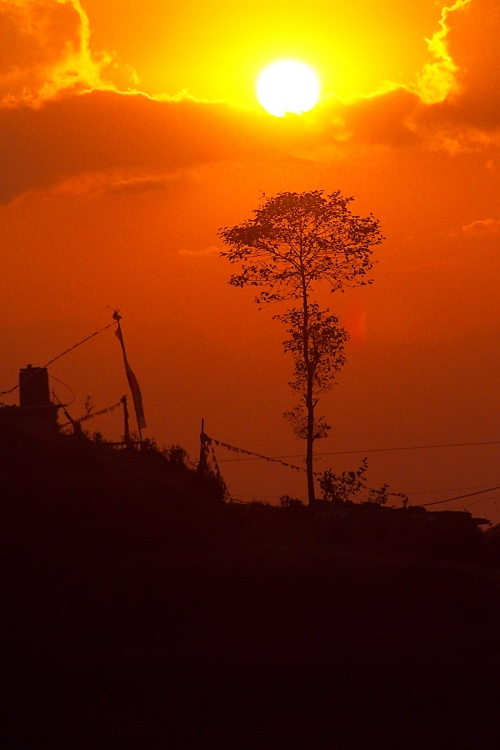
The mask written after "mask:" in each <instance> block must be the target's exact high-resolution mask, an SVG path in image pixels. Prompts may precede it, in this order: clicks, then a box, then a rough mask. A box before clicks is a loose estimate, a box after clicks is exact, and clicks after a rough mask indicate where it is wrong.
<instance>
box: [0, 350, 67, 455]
mask: <svg viewBox="0 0 500 750" xmlns="http://www.w3.org/2000/svg"><path fill="white" fill-rule="evenodd" d="M19 402H20V406H3V407H1V408H0V432H1V436H2V438H3V440H4V441H5V440H7V441H8V440H9V437H10V438H11V439H12V440H14V441H23V440H30V441H31V440H38V439H42V440H43V439H46V438H49V437H51V436H54V435H56V434H57V432H58V424H57V411H58V409H59V408H60V407H59V405H58V404H53V403H52V402H51V400H50V390H49V373H48V370H47V368H46V367H33V366H32V365H28V366H27V367H23V368H21V370H20V371H19Z"/></svg>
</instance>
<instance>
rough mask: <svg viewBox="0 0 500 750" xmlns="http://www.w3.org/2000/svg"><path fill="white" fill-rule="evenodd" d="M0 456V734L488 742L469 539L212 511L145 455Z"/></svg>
mask: <svg viewBox="0 0 500 750" xmlns="http://www.w3.org/2000/svg"><path fill="white" fill-rule="evenodd" d="M0 462H1V471H2V506H1V524H2V525H1V534H2V537H1V542H2V544H1V549H0V554H1V557H2V570H3V577H2V578H3V583H2V607H3V611H4V615H3V617H2V622H1V633H0V637H1V649H2V662H3V664H4V669H5V674H6V676H5V679H4V681H3V696H2V707H3V708H2V712H3V715H4V721H3V730H2V731H3V742H2V747H19V748H26V749H28V748H38V747H65V748H74V747H78V748H79V747H82V748H143V747H145V748H149V747H165V748H177V747H179V748H195V747H201V746H205V747H212V748H220V747H226V746H227V747H235V748H247V747H249V748H250V747H255V748H267V747H273V748H274V747H289V746H294V747H316V746H320V745H322V744H323V742H325V743H326V745H327V746H332V747H333V746H335V747H337V746H340V747H360V748H371V747H373V748H378V747H383V748H392V747H393V748H413V747H419V748H420V747H454V748H483V747H484V748H488V747H492V748H496V747H498V742H499V740H500V733H499V730H498V715H499V713H498V712H499V709H500V705H499V704H500V697H499V675H500V632H499V631H500V628H499V624H500V570H499V568H498V567H495V566H494V565H492V564H490V563H489V562H488V558H487V557H484V556H483V555H482V553H481V551H480V549H479V548H478V549H477V550H476V551H475V553H474V555H472V556H469V558H467V555H465V557H462V558H460V556H459V555H458V556H457V555H456V554H453V555H447V554H445V553H443V554H436V546H435V545H434V546H433V547H431V548H427V547H425V546H424V548H422V549H420V548H419V547H418V545H416V546H415V544H413V547H412V549H408V551H407V553H406V552H405V545H402V544H401V543H396V542H395V541H394V540H392V541H391V539H390V538H389V537H388V536H387V534H386V536H385V537H384V536H383V535H382V536H381V535H380V534H378V535H377V534H376V533H374V534H369V533H364V534H363V532H359V531H355V532H353V530H352V529H348V528H339V527H335V526H332V524H331V523H330V521H328V520H326V519H312V518H311V517H310V515H308V514H307V512H302V511H299V512H295V511H294V512H292V511H291V509H263V508H259V507H257V506H255V507H254V508H252V507H250V508H241V507H239V506H235V505H227V504H226V505H225V504H224V503H223V502H222V500H221V497H220V492H219V496H217V492H218V490H217V488H216V486H215V485H214V484H213V483H210V482H208V483H206V484H204V483H203V480H202V479H200V478H199V477H198V476H197V475H196V473H195V472H193V471H190V470H188V469H187V468H186V467H185V466H183V465H182V463H181V464H178V463H177V464H176V463H175V461H173V462H172V461H170V463H169V462H168V461H166V460H165V459H164V458H161V457H159V455H158V454H156V453H155V452H152V453H151V454H149V455H147V454H145V455H142V456H141V455H140V454H133V455H132V454H129V455H128V456H127V455H125V454H124V455H118V454H117V453H116V452H114V451H111V449H109V448H106V447H102V446H95V445H93V444H89V445H87V444H85V446H84V448H83V449H82V448H81V447H78V448H75V445H74V443H69V442H64V441H63V442H59V444H58V447H56V448H54V446H52V447H51V446H48V445H38V446H31V447H30V448H29V449H27V448H23V450H20V449H19V448H15V447H13V448H8V447H5V448H4V449H3V450H2V453H1V459H0ZM447 549H448V548H447Z"/></svg>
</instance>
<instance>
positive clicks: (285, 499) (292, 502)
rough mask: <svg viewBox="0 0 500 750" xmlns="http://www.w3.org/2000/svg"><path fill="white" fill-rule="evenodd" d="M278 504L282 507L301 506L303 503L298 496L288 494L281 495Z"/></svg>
mask: <svg viewBox="0 0 500 750" xmlns="http://www.w3.org/2000/svg"><path fill="white" fill-rule="evenodd" d="M280 505H281V507H282V508H301V507H302V506H303V505H304V503H303V502H302V500H299V499H298V497H290V495H282V496H281V497H280Z"/></svg>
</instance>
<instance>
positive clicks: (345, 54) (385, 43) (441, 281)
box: [0, 0, 500, 521]
mask: <svg viewBox="0 0 500 750" xmlns="http://www.w3.org/2000/svg"><path fill="white" fill-rule="evenodd" d="M310 5H311V7H310V8H309V7H304V4H303V3H299V2H292V1H291V0H289V1H288V2H287V3H284V2H276V3H269V2H266V3H263V2H262V3H261V2H257V3H253V4H252V5H251V6H248V8H247V7H245V8H244V9H242V8H239V7H238V6H237V5H235V4H234V3H223V2H213V3H211V4H210V5H207V4H206V3H201V2H196V1H193V2H191V3H184V4H183V5H182V8H181V7H178V8H173V7H169V6H171V4H160V3H157V2H154V1H153V0H141V2H138V0H120V2H118V0H83V2H82V4H81V5H80V4H79V3H78V0H61V2H58V1H57V0H32V1H26V0H0V48H1V49H2V55H1V57H0V174H1V180H0V243H1V244H0V247H1V261H2V274H1V284H2V293H1V295H0V315H1V317H0V321H1V322H0V341H1V344H2V355H3V356H2V357H1V359H0V390H4V389H6V388H8V387H9V386H10V385H11V384H12V383H14V382H15V381H16V378H17V370H18V368H19V367H20V366H24V365H25V364H27V363H28V362H32V363H33V364H43V363H44V362H46V361H48V360H49V359H51V358H52V357H53V356H54V355H55V354H57V353H58V352H59V351H62V350H64V349H65V348H67V347H68V346H70V345H71V344H73V343H74V342H76V341H78V340H79V339H80V338H83V337H84V336H85V335H87V334H88V333H91V332H92V331H93V330H96V329H97V328H100V327H103V326H104V325H105V324H106V323H107V322H108V320H109V316H110V310H108V309H107V308H106V305H110V306H111V307H119V308H120V309H121V312H122V315H123V332H124V336H125V339H126V342H127V345H128V349H129V356H130V360H131V363H132V366H133V368H134V370H135V372H136V375H137V377H138V379H139V382H140V384H141V387H142V391H143V397H144V405H145V410H146V417H147V420H148V430H147V431H146V433H145V434H147V435H149V436H155V437H156V438H157V440H158V441H159V442H160V443H164V442H165V443H168V444H170V443H172V442H180V443H181V444H183V445H184V446H185V447H186V448H187V449H188V450H189V451H190V453H191V454H192V455H195V454H196V450H197V434H198V432H199V423H200V419H201V417H202V416H204V417H205V419H206V426H207V432H208V433H209V434H211V435H213V436H214V437H217V438H219V439H221V440H224V441H226V442H228V443H232V444H234V445H239V446H243V447H246V448H249V449H251V450H255V451H257V452H259V453H264V454H268V455H288V454H297V453H300V452H301V451H302V448H303V446H302V444H301V443H300V442H298V441H296V440H295V439H294V438H293V436H292V435H291V432H290V430H289V427H288V424H287V423H286V422H285V420H283V418H282V413H283V411H285V410H286V409H287V408H290V406H291V405H292V401H293V394H292V393H291V392H289V390H288V388H287V386H286V383H287V381H288V380H289V377H290V371H291V363H290V362H289V361H287V359H286V357H285V355H284V354H283V353H282V351H281V348H280V342H281V341H282V339H283V331H282V330H281V329H280V327H279V324H276V323H273V322H272V321H271V314H272V311H263V312H260V313H259V312H258V310H257V308H256V306H255V305H254V304H253V302H252V295H251V294H250V293H247V292H241V291H239V290H236V289H233V288H231V287H229V286H228V285H227V279H228V277H229V273H230V269H229V267H228V265H227V263H226V262H225V261H224V260H222V259H220V258H219V256H218V249H221V244H220V241H219V240H218V238H217V234H216V233H217V230H218V228H219V227H221V226H228V225H231V224H234V223H239V222H241V221H242V220H244V219H245V218H247V217H248V216H249V215H250V212H251V210H252V209H253V208H255V207H256V206H257V205H258V202H259V198H260V195H261V193H262V192H265V193H266V194H268V195H272V194H274V193H276V192H278V191H280V190H312V189H324V190H325V191H326V192H329V191H333V190H337V189H340V190H341V191H342V192H343V193H345V194H348V195H353V196H354V197H355V203H354V204H353V207H354V210H355V211H356V212H357V213H359V214H362V215H364V214H366V213H369V212H373V213H374V214H375V216H376V217H377V218H379V219H380V221H381V224H382V229H383V232H384V234H385V236H386V238H387V239H386V241H385V242H384V244H383V245H382V246H381V247H380V248H378V249H377V258H378V260H379V263H378V265H377V267H376V270H375V273H374V277H375V283H374V285H373V286H372V287H370V288H363V289H359V290H355V291H352V292H350V293H346V294H345V295H336V296H334V297H332V298H328V304H330V305H331V307H332V309H333V310H334V311H335V312H337V313H338V314H339V315H340V316H341V320H342V322H343V323H345V325H347V326H348V327H349V328H350V330H351V333H352V341H351V343H350V344H349V346H348V349H347V358H348V364H347V365H346V367H345V368H344V371H343V372H342V373H341V375H340V377H339V384H338V386H336V387H335V388H334V390H333V392H332V394H330V395H328V396H326V397H325V398H324V402H323V406H324V413H325V414H326V415H327V416H328V420H329V421H330V422H331V423H332V424H333V425H334V429H333V430H332V431H331V435H330V437H329V438H328V440H326V441H322V442H320V443H319V444H318V445H317V450H318V451H319V452H328V451H342V450H354V449H358V448H359V449H363V448H371V447H373V448H377V447H386V446H401V445H403V446H407V445H422V444H436V443H448V442H475V441H493V440H498V439H500V435H499V431H498V422H499V399H498V370H499V364H500V362H499V360H500V349H499V345H498V341H499V334H500V308H499V305H498V302H497V298H498V285H499V270H500V253H499V240H500V207H499V205H498V202H499V197H498V196H499V194H500V193H499V174H500V171H499V170H500V159H499V156H500V95H499V92H500V81H499V78H500V46H499V45H498V38H499V32H500V6H499V5H498V3H495V2H492V1H491V0H470V1H468V0H458V2H456V3H455V4H454V5H450V7H449V8H445V6H440V4H439V3H436V2H434V0H418V1H417V0H411V1H409V2H406V3H394V2H388V0H385V1H384V2H380V3H377V4H374V3H369V2H367V0H353V2H351V3H349V4H345V3H332V2H331V0H330V2H326V1H325V2H323V1H322V0H321V1H320V2H317V3H315V4H310ZM313 6H314V7H313ZM280 57H295V58H299V59H302V60H303V61H304V62H308V63H310V64H311V65H313V66H314V67H315V68H316V69H317V71H318V73H319V75H320V77H321V80H322V84H323V98H322V100H321V102H320V104H319V105H318V106H317V107H316V108H315V109H313V110H312V111H311V112H310V113H308V114H306V115H302V116H301V117H296V116H294V117H286V118H281V119H278V118H273V117H272V116H270V115H268V114H267V113H265V112H264V111H263V110H262V109H261V108H260V106H259V105H258V103H257V102H256V99H255V94H254V85H255V79H256V77H257V75H258V73H259V72H260V70H261V69H262V67H264V66H265V65H266V64H267V63H270V62H273V61H274V60H276V59H278V58H280ZM51 374H52V375H53V376H55V377H56V378H59V379H60V380H62V381H63V382H64V383H67V384H68V385H70V386H71V388H72V389H73V391H74V392H75V394H76V401H75V403H74V404H73V406H72V413H73V414H74V416H80V415H81V414H83V413H84V403H85V399H86V397H87V395H89V394H90V395H91V396H92V400H93V402H94V403H95V406H96V408H102V407H104V406H107V405H109V404H112V403H114V402H115V401H117V400H118V399H119V397H120V396H121V395H122V394H123V393H124V392H125V390H126V383H125V380H124V374H123V369H122V363H121V361H120V352H119V347H118V344H117V341H116V339H115V337H114V336H113V335H112V332H111V331H108V332H106V333H105V334H102V336H101V337H99V338H97V339H95V340H93V341H92V342H90V343H89V344H86V345H85V346H84V347H82V348H81V349H79V350H77V351H76V352H74V353H73V354H71V355H68V356H67V357H65V358H63V359H62V360H60V361H59V362H58V363H56V364H55V365H54V366H53V367H52V368H51ZM54 382H55V381H54ZM54 387H55V390H56V393H58V395H59V396H60V397H61V398H63V399H65V398H66V394H67V393H68V392H67V391H66V390H65V389H64V387H63V386H62V385H59V384H58V383H57V382H55V386H54ZM11 401H12V400H11ZM90 425H91V426H92V428H94V427H95V428H97V427H98V428H99V429H101V430H102V431H103V433H104V434H105V435H107V436H109V437H115V436H118V435H119V433H120V429H121V425H120V419H119V415H117V414H112V415H109V416H107V417H102V418H101V419H100V420H99V421H98V420H97V419H96V420H94V422H93V423H89V426H90ZM499 450H500V446H490V447H487V446H484V447H476V448H459V449H442V450H434V451H432V450H427V451H415V452H405V453H387V454H373V455H372V457H371V458H370V464H371V467H372V468H371V471H370V476H369V479H370V481H371V482H372V483H373V484H377V483H378V484H381V483H382V482H384V481H388V482H389V483H390V484H391V487H393V489H394V490H396V491H407V492H409V493H417V492H419V491H424V490H425V491H427V490H429V491H430V490H432V491H433V492H429V493H427V494H423V493H422V494H411V495H410V497H411V500H412V502H413V503H415V504H417V503H419V502H432V501H433V500H435V499H441V498H444V497H452V496H453V495H454V494H457V495H459V494H463V492H466V490H464V491H463V492H462V491H457V492H454V491H450V492H447V491H446V490H448V489H449V488H461V487H476V486H478V488H479V485H487V484H491V485H496V484H500V472H499V470H498V456H499ZM363 455H364V454H360V455H359V456H353V457H349V456H343V457H335V456H333V457H329V456H325V457H323V458H322V459H321V462H320V463H318V469H323V468H327V467H329V466H333V468H334V469H338V470H342V469H350V468H353V464H356V465H357V462H358V460H360V459H361V458H362V457H363ZM234 457H235V456H234V455H231V454H229V455H227V456H226V455H224V454H223V453H222V452H220V455H219V458H220V459H225V458H234ZM295 460H296V461H300V459H299V458H297V459H295ZM221 468H223V471H224V474H225V476H226V477H227V479H228V481H229V483H230V485H231V490H232V491H233V494H234V495H235V496H237V497H242V498H243V497H245V498H246V499H250V497H252V496H255V497H264V496H266V497H267V496H269V499H274V500H276V498H277V497H279V495H280V494H281V493H285V492H288V493H291V494H294V495H300V496H302V497H303V496H305V483H304V482H302V480H301V478H300V477H298V476H297V475H296V474H295V473H294V472H289V471H288V470H286V469H279V468H275V467H271V466H269V465H264V466H260V465H259V464H256V463H252V462H250V463H241V464H229V463H221ZM435 490H443V492H441V493H438V492H434V491H435ZM471 491H473V490H471ZM493 494H494V493H493ZM476 499H477V500H479V499H481V496H479V497H478V498H471V502H473V501H475V500H476ZM496 503H498V507H497V504H496ZM446 507H449V508H452V507H463V506H461V505H460V503H458V502H457V503H451V504H450V505H449V506H443V508H446ZM471 510H473V511H474V512H475V513H477V514H479V515H486V516H487V517H490V518H492V519H493V520H495V521H499V520H500V499H499V500H491V501H487V502H484V503H481V504H477V505H475V506H471Z"/></svg>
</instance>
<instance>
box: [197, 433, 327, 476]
mask: <svg viewBox="0 0 500 750" xmlns="http://www.w3.org/2000/svg"><path fill="white" fill-rule="evenodd" d="M203 441H204V443H205V445H207V446H209V447H210V448H211V453H212V455H213V457H214V459H215V453H214V449H213V446H214V444H215V445H217V446H220V447H221V448H226V449H227V450H230V451H233V452H234V453H244V454H245V455H246V456H255V457H256V458H261V459H262V460H264V461H269V462H270V463H275V464H281V465H282V466H286V467H287V468H289V469H294V470H295V471H306V469H305V467H304V466H295V464H289V463H287V462H286V461H282V460H281V459H279V458H271V457H270V456H263V455H262V453H255V451H249V450H246V448H239V447H237V446H236V445H230V444H229V443H224V442H223V441H222V440H216V439H215V438H211V437H209V436H208V435H207V434H206V433H203ZM218 468H219V467H218V466H217V470H218ZM314 473H315V474H317V475H318V476H319V475H320V474H321V472H318V471H315V472H314Z"/></svg>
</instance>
